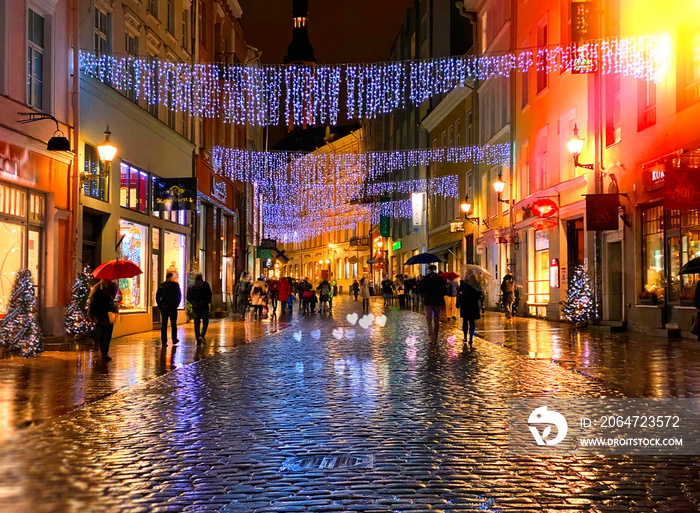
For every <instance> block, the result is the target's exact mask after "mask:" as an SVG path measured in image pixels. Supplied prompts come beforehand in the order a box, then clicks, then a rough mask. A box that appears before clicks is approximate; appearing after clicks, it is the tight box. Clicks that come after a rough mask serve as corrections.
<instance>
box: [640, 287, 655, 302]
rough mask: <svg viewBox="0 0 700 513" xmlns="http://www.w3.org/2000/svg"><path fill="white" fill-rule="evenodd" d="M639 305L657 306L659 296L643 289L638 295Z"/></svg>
mask: <svg viewBox="0 0 700 513" xmlns="http://www.w3.org/2000/svg"><path fill="white" fill-rule="evenodd" d="M638 297H639V304H640V305H658V304H659V296H658V294H657V293H656V292H653V291H650V290H647V289H644V290H642V291H641V292H640V293H639V296H638Z"/></svg>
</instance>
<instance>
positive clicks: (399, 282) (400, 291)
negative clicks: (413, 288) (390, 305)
mask: <svg viewBox="0 0 700 513" xmlns="http://www.w3.org/2000/svg"><path fill="white" fill-rule="evenodd" d="M396 295H397V296H398V298H399V308H400V309H402V310H403V309H405V308H406V285H405V282H404V279H403V275H402V274H397V275H396Z"/></svg>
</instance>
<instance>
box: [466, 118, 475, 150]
mask: <svg viewBox="0 0 700 513" xmlns="http://www.w3.org/2000/svg"><path fill="white" fill-rule="evenodd" d="M466 142H467V146H472V145H473V144H474V114H473V113H472V111H471V110H470V111H469V112H467V141H466Z"/></svg>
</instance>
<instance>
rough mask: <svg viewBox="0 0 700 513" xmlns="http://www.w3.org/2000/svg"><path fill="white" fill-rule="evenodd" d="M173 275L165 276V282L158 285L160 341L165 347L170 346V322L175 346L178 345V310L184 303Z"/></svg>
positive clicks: (169, 273)
mask: <svg viewBox="0 0 700 513" xmlns="http://www.w3.org/2000/svg"><path fill="white" fill-rule="evenodd" d="M173 276H174V275H173V273H171V272H168V273H166V274H165V281H164V282H163V283H161V284H160V285H158V291H157V292H156V304H157V305H158V308H159V309H160V341H161V343H162V344H163V345H164V346H165V345H167V344H168V321H170V332H171V336H172V339H173V345H175V344H177V343H178V342H179V340H178V339H177V308H178V307H179V306H180V301H182V291H181V290H180V285H179V284H178V283H177V282H176V281H174V280H173Z"/></svg>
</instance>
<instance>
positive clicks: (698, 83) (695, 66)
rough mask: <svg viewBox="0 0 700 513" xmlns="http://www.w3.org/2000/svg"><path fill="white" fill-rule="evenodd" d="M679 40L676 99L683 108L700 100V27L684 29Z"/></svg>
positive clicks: (679, 108) (679, 106)
mask: <svg viewBox="0 0 700 513" xmlns="http://www.w3.org/2000/svg"><path fill="white" fill-rule="evenodd" d="M678 41H679V42H683V43H682V44H679V45H678V65H677V67H676V69H677V70H678V71H677V74H678V76H677V80H676V84H677V85H676V87H677V91H676V95H677V100H676V101H677V103H678V110H682V109H684V108H686V107H688V106H690V105H693V104H694V103H696V102H697V101H698V100H700V28H694V29H692V30H691V29H688V28H685V29H682V30H681V31H680V33H679V35H678Z"/></svg>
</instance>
